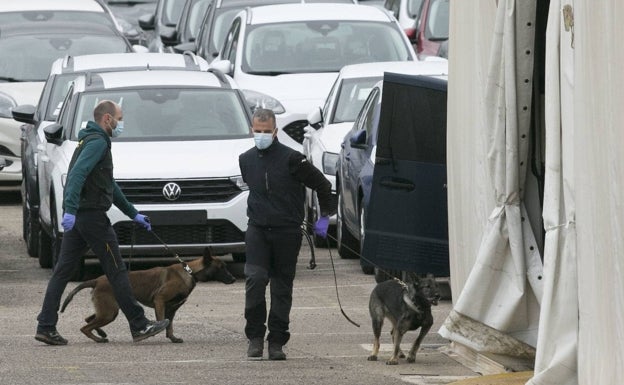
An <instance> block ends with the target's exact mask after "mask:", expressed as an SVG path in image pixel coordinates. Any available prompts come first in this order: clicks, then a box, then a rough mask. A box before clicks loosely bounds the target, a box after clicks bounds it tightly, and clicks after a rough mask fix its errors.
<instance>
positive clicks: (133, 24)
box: [104, 0, 157, 46]
mask: <svg viewBox="0 0 624 385" xmlns="http://www.w3.org/2000/svg"><path fill="white" fill-rule="evenodd" d="M104 1H105V2H106V4H107V5H108V8H109V9H110V10H111V12H112V13H113V16H115V19H116V20H117V23H118V24H119V26H120V28H121V32H122V33H123V35H124V36H125V37H126V38H127V39H128V40H129V41H130V43H132V44H141V45H144V46H147V42H148V39H149V35H148V34H146V32H145V31H143V29H141V27H139V17H141V16H142V15H145V14H153V13H154V11H155V10H156V3H157V0H104Z"/></svg>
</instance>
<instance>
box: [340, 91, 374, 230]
mask: <svg viewBox="0 0 624 385" xmlns="http://www.w3.org/2000/svg"><path fill="white" fill-rule="evenodd" d="M380 95H381V91H380V89H379V88H378V87H374V88H373V89H372V90H371V93H370V95H369V96H368V99H367V100H366V102H364V106H363V107H362V110H361V111H360V113H359V115H358V117H357V120H356V121H355V123H354V124H353V129H351V131H349V133H348V134H347V136H346V137H345V140H344V141H343V143H342V149H341V159H340V163H341V167H342V168H343V169H342V179H343V180H342V181H341V183H343V188H342V190H341V193H342V194H343V197H342V199H343V205H344V206H343V209H344V211H343V216H344V220H345V223H346V224H347V227H349V229H350V231H351V232H352V234H359V216H360V214H359V207H360V204H361V202H360V201H361V196H360V195H361V194H360V188H361V172H362V169H363V168H364V166H365V165H366V163H367V162H368V161H369V160H370V156H371V151H373V147H374V146H373V142H374V139H375V138H373V137H371V134H372V132H373V128H374V126H375V111H376V106H377V104H378V102H379V98H380Z"/></svg>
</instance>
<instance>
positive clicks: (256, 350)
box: [247, 338, 264, 358]
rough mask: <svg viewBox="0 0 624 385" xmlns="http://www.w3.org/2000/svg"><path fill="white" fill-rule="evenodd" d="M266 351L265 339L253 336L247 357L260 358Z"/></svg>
mask: <svg viewBox="0 0 624 385" xmlns="http://www.w3.org/2000/svg"><path fill="white" fill-rule="evenodd" d="M263 351H264V339H262V338H252V339H250V340H249V347H248V348H247V357H249V358H260V357H262V352H263Z"/></svg>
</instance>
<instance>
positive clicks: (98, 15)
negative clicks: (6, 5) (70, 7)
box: [0, 0, 115, 28]
mask: <svg viewBox="0 0 624 385" xmlns="http://www.w3.org/2000/svg"><path fill="white" fill-rule="evenodd" d="M5 1H6V0H5ZM76 20H79V21H80V22H81V23H93V24H100V25H107V26H109V27H114V26H115V25H114V23H113V20H112V19H111V17H110V16H109V15H108V14H106V13H104V12H81V11H23V12H2V13H0V26H3V25H7V24H28V23H40V22H46V21H50V22H55V21H62V22H65V21H76ZM32 25H33V27H34V28H36V27H37V25H36V24H32Z"/></svg>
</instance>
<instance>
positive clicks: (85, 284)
mask: <svg viewBox="0 0 624 385" xmlns="http://www.w3.org/2000/svg"><path fill="white" fill-rule="evenodd" d="M95 281H96V280H95V279H92V280H90V281H84V282H83V283H81V284H80V285H78V286H76V287H75V288H74V290H72V291H70V292H69V294H67V297H65V301H63V306H61V313H62V312H63V311H65V308H66V307H67V305H68V304H69V303H70V302H71V300H72V299H73V298H74V296H75V295H76V293H78V292H79V291H80V290H82V289H86V288H87V287H90V288H92V289H93V288H94V287H95Z"/></svg>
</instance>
